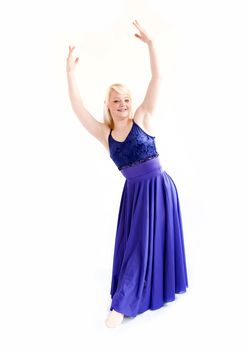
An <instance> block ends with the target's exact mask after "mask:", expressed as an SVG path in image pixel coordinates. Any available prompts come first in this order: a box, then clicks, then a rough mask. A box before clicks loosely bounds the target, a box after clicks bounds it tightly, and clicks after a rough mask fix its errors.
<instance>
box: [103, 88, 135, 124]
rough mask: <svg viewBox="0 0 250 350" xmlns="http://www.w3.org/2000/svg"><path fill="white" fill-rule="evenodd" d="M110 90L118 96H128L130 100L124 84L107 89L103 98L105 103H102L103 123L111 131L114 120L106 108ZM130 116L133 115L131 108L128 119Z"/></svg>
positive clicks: (128, 91)
mask: <svg viewBox="0 0 250 350" xmlns="http://www.w3.org/2000/svg"><path fill="white" fill-rule="evenodd" d="M112 89H113V90H115V91H116V92H118V93H119V94H128V95H129V97H130V99H132V96H131V92H130V90H129V89H128V87H127V86H126V85H125V84H112V85H110V86H109V87H108V89H107V92H106V96H105V101H104V110H103V114H104V123H105V124H106V125H108V127H109V128H111V129H113V128H114V120H113V118H112V115H111V113H110V110H109V108H108V101H109V99H110V94H111V90H112ZM132 115H133V113H132V108H131V110H130V115H129V118H132Z"/></svg>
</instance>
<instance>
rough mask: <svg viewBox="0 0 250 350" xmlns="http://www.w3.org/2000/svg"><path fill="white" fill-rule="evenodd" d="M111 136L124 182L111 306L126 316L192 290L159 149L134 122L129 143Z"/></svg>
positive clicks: (176, 205)
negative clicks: (187, 289)
mask: <svg viewBox="0 0 250 350" xmlns="http://www.w3.org/2000/svg"><path fill="white" fill-rule="evenodd" d="M111 132H112V130H111V131H110V134H109V150H110V157H111V158H112V160H113V161H114V162H115V164H116V165H117V167H118V170H119V171H120V172H121V173H122V175H123V176H124V177H125V178H126V180H125V184H124V187H123V191H122V196H121V201H120V207H119V214H118V220H117V229H116V238H115V246H114V256H113V271H112V279H111V291H110V294H111V298H112V302H111V306H110V310H113V309H114V310H116V311H118V312H120V313H122V314H124V315H125V316H129V317H135V316H136V315H138V314H140V313H142V312H144V311H146V310H148V309H150V310H155V309H158V308H160V307H162V306H163V305H164V303H166V302H170V301H173V300H175V293H184V292H186V288H187V287H188V278H187V268H186V258H185V248H184V239H183V229H182V219H181V211H180V205H179V199H178V193H177V188H176V185H175V183H174V181H173V180H172V178H171V177H170V176H169V175H168V174H167V173H166V172H165V171H164V170H163V168H162V166H161V164H160V160H159V154H158V152H157V150H156V146H155V140H154V139H155V136H150V135H148V134H147V133H146V132H145V131H144V130H142V128H141V127H140V126H139V125H138V124H137V123H136V122H135V121H134V120H133V126H132V129H131V130H130V132H129V134H128V136H127V138H126V139H125V140H124V141H123V142H120V141H116V140H115V139H114V138H113V137H112V135H111Z"/></svg>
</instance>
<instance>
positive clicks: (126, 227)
mask: <svg viewBox="0 0 250 350" xmlns="http://www.w3.org/2000/svg"><path fill="white" fill-rule="evenodd" d="M133 24H134V26H135V27H136V28H137V29H138V31H139V34H135V36H136V37H137V38H138V39H140V40H142V41H143V42H144V43H145V44H146V45H148V49H149V55H150V65H151V74H152V76H151V80H150V83H149V85H148V89H147V92H146V96H145V98H144V100H143V102H142V104H141V105H140V106H139V107H138V108H137V109H136V111H135V113H134V115H133V113H132V103H131V94H130V91H129V90H128V88H127V87H126V86H125V85H122V84H113V85H111V86H110V87H109V89H108V91H107V95H106V100H105V107H104V112H105V113H104V114H105V117H104V123H102V122H99V121H97V120H96V119H95V118H94V117H93V116H92V115H91V114H90V113H89V112H88V111H87V110H86V109H85V107H84V105H83V103H82V100H81V97H80V94H79V92H78V90H77V87H76V83H75V78H74V69H75V66H76V65H77V63H78V61H79V58H76V60H75V61H73V58H72V52H73V49H74V47H73V48H71V47H69V55H68V58H67V76H68V86H69V95H70V100H71V104H72V108H73V110H74V112H75V113H76V115H77V116H78V118H79V119H80V121H81V123H82V124H83V126H84V127H85V128H86V129H87V130H88V131H89V132H90V133H91V134H92V135H93V136H94V137H95V138H96V139H97V140H99V141H100V142H101V143H102V144H103V145H104V147H105V148H106V149H107V151H108V152H109V155H110V157H111V158H112V160H113V161H114V162H115V164H116V166H117V168H118V169H119V171H120V172H121V173H122V175H123V176H124V177H125V179H126V180H125V184H124V188H123V192H122V197H121V201H120V208H119V215H118V220H117V230H116V239H115V247H114V257H113V271H112V280H111V291H110V294H111V298H112V302H111V306H110V313H109V316H108V318H107V320H106V325H107V327H116V326H118V325H119V324H120V323H121V322H122V320H123V318H124V316H128V317H135V316H136V315H138V314H140V313H143V312H144V311H146V310H148V309H151V310H155V309H158V308H160V307H162V306H163V305H164V303H166V302H169V301H173V300H175V293H184V292H186V287H188V278H187V269H186V259H185V250H184V240H183V230H182V219H181V212H180V205H179V199H178V193H177V189H176V186H175V184H174V182H173V180H172V178H171V177H170V176H169V175H168V174H167V173H166V172H165V171H164V170H163V168H162V166H161V164H160V160H159V154H158V152H157V149H156V145H155V136H151V134H152V130H151V127H150V123H151V120H152V115H153V111H154V108H155V105H156V99H157V94H158V88H159V84H160V74H159V70H158V63H157V57H156V53H155V48H154V43H153V40H152V38H150V36H149V35H148V34H147V33H146V31H145V30H144V29H143V28H142V27H141V26H140V25H139V23H138V21H136V20H135V21H134V22H133Z"/></svg>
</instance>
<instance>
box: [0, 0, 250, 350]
mask: <svg viewBox="0 0 250 350" xmlns="http://www.w3.org/2000/svg"><path fill="white" fill-rule="evenodd" d="M1 7H2V8H1V22H0V23H1V58H0V60H1V62H0V63H1V78H0V81H1V125H0V150H1V153H0V154H1V159H0V160H1V173H0V174H1V182H0V183H1V188H0V191H1V192H0V194H1V195H0V198H1V220H0V224H1V227H0V229H1V238H0V239H1V241H0V322H1V324H0V326H1V337H0V347H1V349H2V350H7V349H21V348H23V349H36V350H38V349H46V350H49V349H53V350H54V349H60V350H62V349H74V350H77V349H83V348H84V349H87V348H90V349H92V348H94V347H96V346H100V347H102V348H105V349H106V348H107V349H116V348H121V349H125V348H126V349H127V348H135V347H137V346H140V347H142V348H143V347H144V348H152V347H154V348H155V347H156V345H157V344H158V345H157V346H158V347H159V348H168V349H183V348H184V347H185V348H187V349H191V348H192V349H203V350H205V349H214V348H215V349H219V348H221V347H223V348H226V347H227V346H229V345H231V347H232V348H239V349H249V339H248V338H247V334H246V332H247V324H249V311H250V310H249V292H250V288H249V271H248V268H249V266H250V265H249V263H250V261H249V243H248V236H249V233H250V230H249V196H250V191H249V175H250V174H249V166H248V165H249V151H248V150H249V141H248V140H249V127H248V126H247V125H248V119H249V117H250V113H249V112H250V108H249V92H250V83H249V81H250V70H249V62H250V50H249V34H250V24H249V11H248V9H247V1H239V0H238V1H222V0H216V1H215V0H210V1H198V0H197V1H194V0H191V1H184V0H178V1H156V0H154V1H132V0H131V1H119V0H116V1H111V0H106V1H95V0H92V1H90V2H89V1H71V2H65V3H61V2H59V1H54V2H50V3H49V4H45V3H43V2H34V1H33V2H32V1H22V2H17V1H16V2H15V1H12V2H8V5H4V6H3V5H2V6H1ZM134 19H137V20H138V21H139V22H140V23H141V24H142V26H144V27H145V29H147V31H148V32H149V33H152V35H153V36H154V38H155V43H156V46H157V49H158V55H159V62H160V68H161V71H162V73H163V75H164V82H163V84H162V89H161V93H160V97H159V103H158V107H157V110H156V113H155V117H154V120H155V123H154V129H155V135H156V142H157V148H158V150H159V153H160V157H161V162H162V164H163V166H164V169H165V170H166V172H167V173H168V174H169V175H170V176H171V177H172V178H173V179H174V181H175V183H176V186H177V189H178V193H179V199H180V204H181V211H182V219H183V228H184V239H185V247H186V259H187V267H188V277H189V288H188V291H187V293H186V294H183V295H181V296H177V299H176V301H175V302H172V303H169V304H167V305H166V306H165V307H163V308H161V309H159V310H157V311H147V312H146V313H144V314H142V315H139V316H138V317H136V318H135V319H133V320H128V321H126V322H124V324H123V325H122V326H121V327H119V328H118V329H115V330H114V329H112V330H111V329H107V328H106V327H105V324H104V321H105V319H106V317H107V315H108V310H109V306H110V296H109V291H110V282H111V268H112V258H113V246H114V239H115V230H116V223H117V215H118V207H119V203H120V196H121V192H122V188H123V184H124V180H125V179H124V178H123V176H122V175H121V174H120V173H119V171H118V169H117V168H116V166H115V164H114V163H113V161H112V160H111V159H110V158H109V155H108V153H107V152H106V150H105V148H104V147H103V146H102V144H101V143H99V142H98V141H97V140H96V139H94V138H93V137H92V136H91V135H90V134H89V133H88V132H87V131H86V130H85V129H84V128H83V126H82V125H81V123H80V122H79V120H78V119H77V117H76V115H75V114H74V112H73V111H72V109H71V105H70V101H69V96H68V90H67V89H68V87H67V79H66V70H65V67H66V58H67V55H68V46H69V45H71V46H76V49H75V51H74V55H75V56H74V57H80V61H79V64H78V67H77V71H76V75H77V80H78V86H79V89H80V92H81V96H82V99H83V101H84V104H85V106H86V108H87V109H88V110H89V112H91V113H92V115H93V116H95V117H96V119H98V120H100V121H101V120H102V117H103V113H102V107H103V101H104V95H105V92H106V88H107V87H108V85H110V84H112V83H114V82H122V83H125V84H127V85H128V86H129V87H130V89H131V90H132V93H133V94H134V104H135V106H136V105H138V104H139V103H140V102H141V100H142V98H143V96H144V94H145V92H146V88H147V84H148V82H149V78H150V69H149V68H150V67H149V56H148V51H147V47H146V45H145V44H144V43H142V42H141V41H140V40H138V39H137V38H136V37H135V36H134V34H135V33H136V32H137V30H136V28H135V27H134V26H133V25H132V22H133V20H134ZM89 341H90V343H88V342H89ZM87 343H88V345H87Z"/></svg>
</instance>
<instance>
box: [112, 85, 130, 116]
mask: <svg viewBox="0 0 250 350" xmlns="http://www.w3.org/2000/svg"><path fill="white" fill-rule="evenodd" d="M108 107H109V110H110V113H111V115H112V117H113V118H114V119H117V118H125V117H129V115H130V113H131V98H130V96H129V95H128V94H119V93H118V92H117V91H115V90H113V89H112V90H111V93H110V98H109V103H108Z"/></svg>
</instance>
